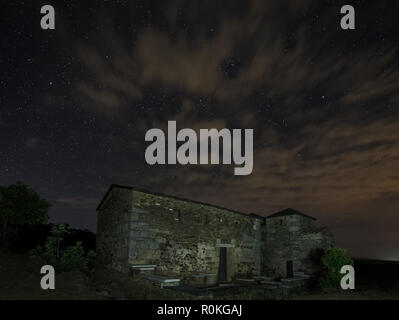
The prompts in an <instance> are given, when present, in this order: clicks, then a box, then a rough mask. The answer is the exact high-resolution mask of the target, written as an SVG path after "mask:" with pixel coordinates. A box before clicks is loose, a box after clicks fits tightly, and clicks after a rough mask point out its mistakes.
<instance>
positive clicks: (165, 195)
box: [97, 184, 265, 220]
mask: <svg viewBox="0 0 399 320" xmlns="http://www.w3.org/2000/svg"><path fill="white" fill-rule="evenodd" d="M113 188H122V189H128V190H132V191H138V192H143V193H147V194H151V195H154V196H160V197H166V198H172V199H176V200H181V201H186V202H191V203H197V204H201V205H205V206H210V207H213V208H217V209H222V210H226V211H229V212H233V213H236V214H240V215H244V216H247V217H253V218H256V219H262V220H263V219H265V217H264V216H260V215H258V214H255V213H249V214H248V213H244V212H240V211H236V210H232V209H228V208H224V207H220V206H217V205H213V204H209V203H205V202H200V201H196V200H189V199H185V198H180V197H176V196H171V195H167V194H163V193H158V192H152V191H148V190H145V189H139V188H135V187H129V186H123V185H119V184H112V185H111V186H110V187H109V189H108V191H107V193H106V194H105V195H104V197H103V198H102V200H101V202H100V204H99V205H98V206H97V211H98V210H99V209H100V207H101V205H102V204H103V203H104V201H105V199H106V198H107V197H108V195H109V193H110V192H111V190H112V189H113Z"/></svg>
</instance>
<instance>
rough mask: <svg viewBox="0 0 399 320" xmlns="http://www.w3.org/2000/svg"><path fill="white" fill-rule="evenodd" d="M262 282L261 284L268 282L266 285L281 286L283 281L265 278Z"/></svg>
mask: <svg viewBox="0 0 399 320" xmlns="http://www.w3.org/2000/svg"><path fill="white" fill-rule="evenodd" d="M260 283H261V284H266V285H269V286H280V285H281V282H279V281H270V280H263V281H261V282H260Z"/></svg>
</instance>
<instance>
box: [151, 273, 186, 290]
mask: <svg viewBox="0 0 399 320" xmlns="http://www.w3.org/2000/svg"><path fill="white" fill-rule="evenodd" d="M144 278H145V279H147V280H149V281H151V282H153V283H154V284H155V285H158V286H160V287H161V288H162V287H172V286H178V285H180V279H179V278H171V277H167V276H161V275H155V274H151V275H146V276H144Z"/></svg>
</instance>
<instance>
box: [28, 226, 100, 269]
mask: <svg viewBox="0 0 399 320" xmlns="http://www.w3.org/2000/svg"><path fill="white" fill-rule="evenodd" d="M67 233H69V230H68V228H67V227H66V225H64V224H59V225H55V226H54V227H53V228H52V230H51V235H50V236H49V237H48V238H47V240H46V243H45V244H44V246H43V247H41V246H38V247H36V248H35V249H34V250H32V251H31V254H33V255H35V256H38V257H40V258H41V259H42V260H43V261H44V262H45V263H47V264H50V265H52V266H53V267H54V268H55V269H56V270H57V271H69V270H74V269H80V270H85V269H87V268H88V267H89V264H90V262H91V260H92V259H93V258H94V256H95V253H94V251H93V250H89V251H88V253H87V254H86V253H85V250H84V248H83V246H82V242H81V241H77V242H76V244H75V245H72V246H68V247H66V248H62V246H61V244H62V241H63V240H64V237H65V235H66V234H67Z"/></svg>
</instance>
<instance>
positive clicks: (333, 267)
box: [319, 248, 353, 289]
mask: <svg viewBox="0 0 399 320" xmlns="http://www.w3.org/2000/svg"><path fill="white" fill-rule="evenodd" d="M321 261H322V264H323V267H324V270H323V272H322V275H321V277H320V279H319V286H320V288H321V289H327V288H338V289H339V288H340V287H341V279H342V277H343V276H344V275H343V274H341V268H342V267H343V266H345V265H353V260H352V259H350V258H348V257H347V256H346V251H345V250H344V249H341V248H330V249H328V250H327V252H326V253H325V255H324V256H323V257H322V258H321Z"/></svg>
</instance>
